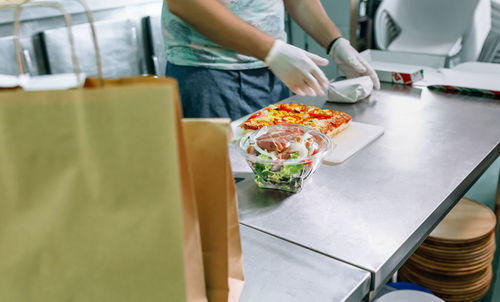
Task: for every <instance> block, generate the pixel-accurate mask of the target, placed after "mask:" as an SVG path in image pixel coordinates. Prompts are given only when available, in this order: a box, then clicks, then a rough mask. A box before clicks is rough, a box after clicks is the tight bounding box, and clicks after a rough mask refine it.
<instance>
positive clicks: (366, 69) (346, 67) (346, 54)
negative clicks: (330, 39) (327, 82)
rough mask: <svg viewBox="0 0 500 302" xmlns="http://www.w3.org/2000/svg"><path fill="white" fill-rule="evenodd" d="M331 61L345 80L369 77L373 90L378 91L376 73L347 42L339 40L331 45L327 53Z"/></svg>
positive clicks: (342, 39)
mask: <svg viewBox="0 0 500 302" xmlns="http://www.w3.org/2000/svg"><path fill="white" fill-rule="evenodd" d="M328 55H329V56H330V57H331V58H332V60H333V61H334V62H335V63H336V64H337V65H338V66H339V68H340V70H342V72H343V73H344V74H345V75H346V76H347V78H357V77H361V76H369V77H370V79H371V80H372V82H373V87H375V89H380V81H379V79H378V76H377V73H376V72H375V70H373V68H372V67H371V66H370V64H368V62H366V61H365V59H363V58H362V57H361V55H360V54H359V53H358V51H357V50H356V49H354V47H352V46H351V43H349V41H348V40H346V39H344V38H339V39H337V41H335V42H334V43H333V46H332V49H331V50H330V52H329V53H328Z"/></svg>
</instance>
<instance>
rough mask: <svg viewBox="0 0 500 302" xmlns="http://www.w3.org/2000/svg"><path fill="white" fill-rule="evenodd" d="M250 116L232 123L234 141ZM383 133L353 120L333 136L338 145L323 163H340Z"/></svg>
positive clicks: (375, 127)
mask: <svg viewBox="0 0 500 302" xmlns="http://www.w3.org/2000/svg"><path fill="white" fill-rule="evenodd" d="M249 116H250V115H247V116H245V117H243V118H241V119H238V120H236V121H234V122H232V123H231V128H232V130H233V142H235V141H237V140H239V139H240V138H241V137H243V135H245V131H246V130H244V129H242V128H241V127H240V125H241V123H242V122H241V121H245V120H246V119H247V118H248V117H249ZM247 132H248V131H247ZM382 134H384V128H383V127H380V126H375V125H369V124H365V123H358V122H354V121H353V122H351V125H350V126H349V127H348V128H347V129H345V130H344V131H342V132H340V133H339V134H337V135H335V136H334V137H333V139H332V141H333V143H334V144H335V145H336V146H335V149H334V150H333V152H330V153H329V154H327V155H326V156H325V158H324V159H323V163H324V164H327V165H337V164H340V163H342V162H344V161H345V160H346V159H348V158H349V157H351V156H353V155H354V154H356V153H357V152H358V151H360V150H361V149H363V148H364V147H366V146H367V145H368V144H370V143H371V142H373V141H374V140H376V139H377V138H378V137H380V136H381V135H382Z"/></svg>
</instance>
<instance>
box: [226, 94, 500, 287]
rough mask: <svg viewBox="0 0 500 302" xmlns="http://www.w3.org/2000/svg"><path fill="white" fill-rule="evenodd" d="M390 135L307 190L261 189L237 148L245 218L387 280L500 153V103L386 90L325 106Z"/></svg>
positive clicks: (316, 101)
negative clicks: (358, 100)
mask: <svg viewBox="0 0 500 302" xmlns="http://www.w3.org/2000/svg"><path fill="white" fill-rule="evenodd" d="M292 100H293V101H296V102H302V103H305V104H311V105H316V106H320V107H323V106H324V107H327V108H337V109H338V110H342V111H345V112H347V113H349V114H351V115H352V116H353V119H354V120H355V121H358V122H364V123H370V124H375V125H380V126H383V127H385V129H386V132H385V134H384V135H383V136H382V137H381V138H379V139H378V140H377V141H375V142H374V143H372V144H371V145H369V146H368V147H366V148H365V149H363V150H361V151H360V152H359V153H358V154H356V155H354V157H352V158H350V159H348V160H347V161H346V162H344V163H343V164H340V165H337V166H325V165H323V166H321V167H320V168H319V170H318V171H317V173H316V174H315V175H314V176H313V179H312V182H311V183H309V184H307V185H306V186H305V187H304V188H303V190H302V191H301V192H300V193H298V194H286V193H282V192H278V191H269V190H259V189H258V188H257V187H256V185H255V184H254V181H253V179H252V174H251V173H250V170H249V169H248V168H247V167H246V164H245V163H244V162H243V159H242V158H241V157H240V156H239V155H237V154H235V153H234V152H233V154H232V163H233V170H234V171H235V175H236V176H237V177H242V178H246V179H245V180H244V181H241V182H239V183H238V184H237V190H238V198H239V207H240V220H241V223H242V224H243V225H248V226H251V227H253V228H255V229H259V230H261V231H264V232H266V233H269V234H273V235H275V236H277V237H280V238H283V239H285V240H287V241H289V242H293V243H295V244H297V245H299V246H302V247H305V248H307V249H310V250H312V251H316V252H318V253H319V254H322V255H326V256H329V257H332V258H334V259H339V260H341V261H343V262H346V263H349V264H352V265H355V266H357V267H359V268H362V269H365V270H367V271H369V272H371V274H372V278H371V282H372V284H371V289H372V290H374V289H377V288H378V287H379V286H380V285H382V284H384V283H385V281H387V280H388V279H389V278H390V277H391V276H392V274H393V272H394V271H395V270H397V269H398V268H399V267H400V265H401V264H402V263H403V262H404V261H405V260H406V258H407V257H409V255H411V253H412V252H413V251H414V250H415V249H416V248H417V247H418V245H419V244H420V243H421V242H422V241H423V240H424V239H425V237H426V236H427V235H428V234H429V233H430V232H431V230H432V229H433V228H434V227H435V226H436V225H437V224H438V223H439V221H440V220H441V219H442V218H443V217H444V216H445V215H446V213H447V212H448V211H449V210H450V209H451V208H452V207H453V205H455V203H456V202H457V201H458V200H459V199H460V198H461V196H462V195H463V194H464V193H465V192H466V191H467V190H468V188H469V187H470V186H471V185H472V184H473V183H474V181H475V180H476V179H477V178H478V177H479V176H480V174H481V173H482V172H483V171H484V170H485V169H486V168H487V167H488V166H489V165H490V164H491V163H492V162H493V161H494V160H495V158H496V157H498V155H499V154H500V100H498V99H487V98H478V97H472V96H461V95H452V94H445V93H435V92H430V91H428V90H426V89H424V90H420V89H416V88H411V87H407V86H401V85H388V84H384V85H383V87H382V90H381V91H376V92H374V94H373V95H372V96H371V98H370V100H365V101H362V102H360V103H358V104H355V105H335V106H332V105H331V104H329V103H327V104H325V97H316V98H311V97H295V98H293V99H292Z"/></svg>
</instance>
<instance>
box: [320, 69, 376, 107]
mask: <svg viewBox="0 0 500 302" xmlns="http://www.w3.org/2000/svg"><path fill="white" fill-rule="evenodd" d="M372 91H373V82H372V80H371V79H370V77H368V76H363V77H358V78H354V79H349V80H344V81H337V82H330V85H329V87H328V102H334V103H356V102H358V101H359V100H362V99H364V98H366V97H368V96H369V95H370V94H371V93H372Z"/></svg>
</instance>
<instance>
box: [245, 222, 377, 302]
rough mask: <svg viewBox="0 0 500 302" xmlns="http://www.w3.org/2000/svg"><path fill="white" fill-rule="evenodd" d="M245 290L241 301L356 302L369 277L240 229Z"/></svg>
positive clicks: (287, 243)
mask: <svg viewBox="0 0 500 302" xmlns="http://www.w3.org/2000/svg"><path fill="white" fill-rule="evenodd" d="M240 230H241V240H242V244H243V262H244V265H245V267H244V269H245V287H244V290H243V294H242V297H241V300H240V301H241V302H247V301H248V302H255V301H259V302H267V301H269V302H276V301H286V302H304V301H310V302H314V301H317V302H323V301H353V302H354V301H355V302H359V301H361V299H363V297H364V296H366V295H367V294H368V291H369V289H370V274H369V273H368V272H367V271H364V270H361V269H359V268H356V267H354V266H351V265H348V264H345V263H342V262H340V261H337V260H335V259H332V258H330V257H326V256H323V255H320V254H318V253H315V252H313V251H310V250H307V249H304V248H301V247H298V246H296V245H294V244H292V243H289V242H286V241H284V240H281V239H277V238H275V237H273V236H270V235H267V234H264V233H262V232H259V231H256V230H254V229H251V228H249V227H246V226H241V228H240Z"/></svg>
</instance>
